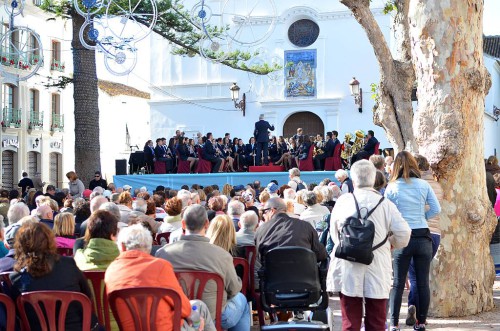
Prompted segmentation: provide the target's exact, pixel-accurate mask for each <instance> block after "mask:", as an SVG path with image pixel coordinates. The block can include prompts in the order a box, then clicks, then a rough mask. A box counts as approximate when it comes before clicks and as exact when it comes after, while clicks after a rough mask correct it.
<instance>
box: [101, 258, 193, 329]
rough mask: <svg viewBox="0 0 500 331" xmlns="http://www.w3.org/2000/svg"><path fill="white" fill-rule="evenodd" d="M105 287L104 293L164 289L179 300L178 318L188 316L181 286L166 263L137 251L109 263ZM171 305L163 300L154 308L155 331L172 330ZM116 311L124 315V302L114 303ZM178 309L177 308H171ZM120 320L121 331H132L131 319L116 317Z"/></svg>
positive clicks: (189, 310)
mask: <svg viewBox="0 0 500 331" xmlns="http://www.w3.org/2000/svg"><path fill="white" fill-rule="evenodd" d="M104 281H105V283H106V292H107V293H108V294H109V293H111V292H113V291H116V290H119V289H124V288H131V287H142V286H154V287H167V288H171V289H173V290H175V291H176V292H177V293H179V294H180V296H181V301H182V317H183V318H187V317H189V315H190V314H191V304H190V303H189V299H188V298H187V297H186V295H185V294H184V292H183V291H182V288H181V286H180V285H179V282H178V280H177V278H176V277H175V274H174V269H173V268H172V265H171V264H170V262H168V261H166V260H163V259H158V258H155V257H153V256H151V255H149V254H146V253H144V252H141V251H136V250H131V251H126V252H122V253H120V255H119V256H118V257H117V258H116V260H115V261H113V262H112V263H111V264H110V265H109V267H108V269H107V270H106V275H105V278H104ZM172 304H173V303H172V301H170V300H164V301H162V302H161V303H160V306H159V307H158V314H157V322H156V328H157V330H166V331H168V330H172V323H171V320H172V314H173V311H172V306H171V305H172ZM117 308H118V311H123V312H125V311H127V310H128V309H127V308H126V305H125V303H124V302H121V301H118V307H117ZM174 308H175V309H179V307H174ZM120 316H125V318H122V319H121V320H122V321H123V328H122V329H121V330H122V331H129V330H130V331H134V330H135V328H134V322H133V319H132V316H126V315H125V314H122V313H120Z"/></svg>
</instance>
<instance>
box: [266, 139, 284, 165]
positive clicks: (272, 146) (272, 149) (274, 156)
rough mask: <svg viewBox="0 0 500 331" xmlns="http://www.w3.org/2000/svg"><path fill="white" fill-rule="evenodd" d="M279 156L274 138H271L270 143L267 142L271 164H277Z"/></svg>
mask: <svg viewBox="0 0 500 331" xmlns="http://www.w3.org/2000/svg"><path fill="white" fill-rule="evenodd" d="M280 157H281V155H280V154H279V151H278V141H277V140H276V137H275V136H273V137H271V141H270V142H269V158H270V159H271V162H273V163H274V162H277V161H278V160H279V159H280Z"/></svg>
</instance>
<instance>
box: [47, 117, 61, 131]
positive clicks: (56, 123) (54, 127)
mask: <svg viewBox="0 0 500 331" xmlns="http://www.w3.org/2000/svg"><path fill="white" fill-rule="evenodd" d="M50 130H51V131H63V130H64V115H61V114H56V113H52V123H51V125H50Z"/></svg>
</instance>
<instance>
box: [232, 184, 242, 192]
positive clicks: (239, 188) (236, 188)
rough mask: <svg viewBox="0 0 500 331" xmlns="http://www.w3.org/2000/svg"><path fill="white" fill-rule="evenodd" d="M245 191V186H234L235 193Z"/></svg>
mask: <svg viewBox="0 0 500 331" xmlns="http://www.w3.org/2000/svg"><path fill="white" fill-rule="evenodd" d="M244 189H245V186H243V185H236V186H235V187H234V191H235V192H237V191H243V190H244Z"/></svg>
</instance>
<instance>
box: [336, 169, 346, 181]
mask: <svg viewBox="0 0 500 331" xmlns="http://www.w3.org/2000/svg"><path fill="white" fill-rule="evenodd" d="M348 177H349V174H348V173H347V171H345V170H344V169H339V170H337V171H336V172H335V178H337V180H338V181H340V182H341V181H342V180H343V179H345V178H348Z"/></svg>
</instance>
